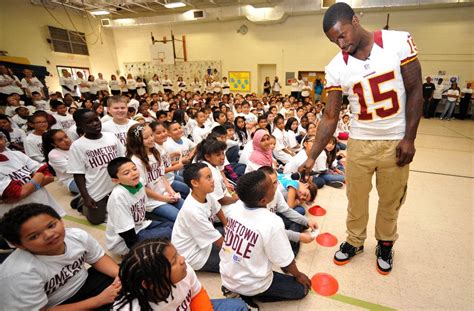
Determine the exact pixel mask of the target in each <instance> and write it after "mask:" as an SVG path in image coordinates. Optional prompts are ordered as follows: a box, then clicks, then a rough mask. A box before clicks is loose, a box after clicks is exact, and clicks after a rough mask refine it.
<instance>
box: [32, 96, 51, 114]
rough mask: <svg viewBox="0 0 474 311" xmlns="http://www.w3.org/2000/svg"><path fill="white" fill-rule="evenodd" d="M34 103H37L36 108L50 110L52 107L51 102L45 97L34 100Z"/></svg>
mask: <svg viewBox="0 0 474 311" xmlns="http://www.w3.org/2000/svg"><path fill="white" fill-rule="evenodd" d="M33 105H35V107H36V110H43V111H47V112H49V111H50V109H51V107H50V106H49V102H47V101H45V100H44V99H40V100H34V101H33Z"/></svg>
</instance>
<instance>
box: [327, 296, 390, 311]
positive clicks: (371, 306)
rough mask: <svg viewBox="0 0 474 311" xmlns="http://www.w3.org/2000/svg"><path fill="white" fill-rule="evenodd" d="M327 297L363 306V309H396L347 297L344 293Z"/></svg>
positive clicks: (387, 310) (385, 310)
mask: <svg viewBox="0 0 474 311" xmlns="http://www.w3.org/2000/svg"><path fill="white" fill-rule="evenodd" d="M327 298H329V299H332V300H337V301H340V302H344V303H347V304H350V305H353V306H357V307H361V308H364V309H367V310H381V311H382V310H383V311H394V310H396V309H393V308H389V307H386V306H382V305H378V304H375V303H371V302H368V301H363V300H360V299H356V298H352V297H349V296H344V295H341V294H336V295H334V296H330V297H327Z"/></svg>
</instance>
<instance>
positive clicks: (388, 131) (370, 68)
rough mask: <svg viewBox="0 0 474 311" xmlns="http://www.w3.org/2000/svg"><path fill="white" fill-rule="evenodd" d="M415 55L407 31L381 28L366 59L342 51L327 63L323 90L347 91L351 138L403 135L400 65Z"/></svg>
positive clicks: (415, 51) (402, 98)
mask: <svg viewBox="0 0 474 311" xmlns="http://www.w3.org/2000/svg"><path fill="white" fill-rule="evenodd" d="M416 58H417V50H416V46H415V44H414V42H413V39H412V37H411V36H410V34H409V33H407V32H401V31H389V30H381V31H376V32H374V44H373V46H372V51H371V52H370V55H369V57H368V58H367V59H366V60H360V59H357V58H355V57H352V56H350V55H349V54H347V53H343V52H342V51H341V52H339V53H338V54H337V55H336V57H334V58H333V59H332V61H331V62H330V63H329V65H328V66H326V80H327V83H326V90H327V91H328V92H329V91H333V90H339V91H342V92H343V93H345V94H348V95H349V103H350V108H351V111H352V112H353V115H354V119H353V121H352V123H351V133H350V137H351V138H354V139H365V140H397V139H402V138H403V137H404V135H405V124H406V118H405V105H406V92H405V86H404V84H403V77H402V74H401V66H403V65H405V64H407V63H409V62H411V61H413V60H415V59H416Z"/></svg>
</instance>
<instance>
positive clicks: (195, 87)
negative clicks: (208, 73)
mask: <svg viewBox="0 0 474 311" xmlns="http://www.w3.org/2000/svg"><path fill="white" fill-rule="evenodd" d="M191 87H192V88H193V92H194V93H199V94H201V92H202V89H201V87H202V86H201V82H200V81H199V78H198V77H194V82H193V83H191Z"/></svg>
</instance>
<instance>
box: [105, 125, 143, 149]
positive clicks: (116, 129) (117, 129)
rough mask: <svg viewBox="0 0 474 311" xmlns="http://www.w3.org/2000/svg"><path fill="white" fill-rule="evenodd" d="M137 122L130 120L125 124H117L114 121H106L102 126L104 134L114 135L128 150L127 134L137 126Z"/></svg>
mask: <svg viewBox="0 0 474 311" xmlns="http://www.w3.org/2000/svg"><path fill="white" fill-rule="evenodd" d="M137 123H138V122H137V121H135V120H128V122H127V123H125V124H117V123H115V122H114V121H113V120H109V121H105V122H104V123H103V124H102V132H108V133H113V134H114V135H115V137H117V139H118V140H119V141H120V143H121V144H122V145H123V146H124V148H126V146H127V132H128V130H129V129H130V128H131V127H132V125H134V124H137Z"/></svg>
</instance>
